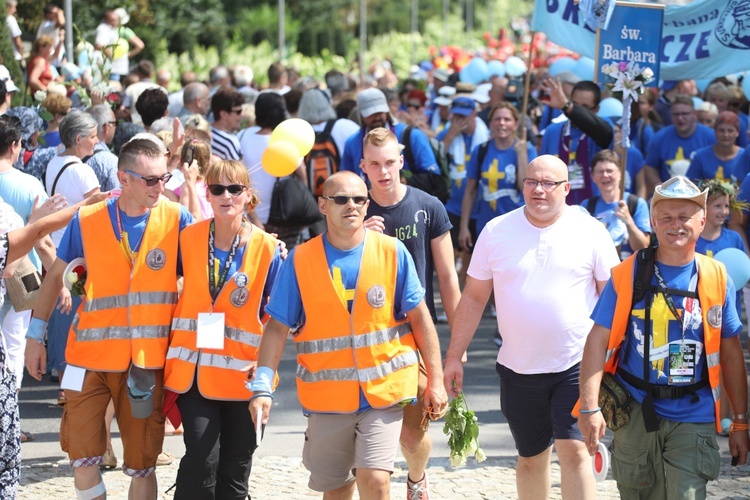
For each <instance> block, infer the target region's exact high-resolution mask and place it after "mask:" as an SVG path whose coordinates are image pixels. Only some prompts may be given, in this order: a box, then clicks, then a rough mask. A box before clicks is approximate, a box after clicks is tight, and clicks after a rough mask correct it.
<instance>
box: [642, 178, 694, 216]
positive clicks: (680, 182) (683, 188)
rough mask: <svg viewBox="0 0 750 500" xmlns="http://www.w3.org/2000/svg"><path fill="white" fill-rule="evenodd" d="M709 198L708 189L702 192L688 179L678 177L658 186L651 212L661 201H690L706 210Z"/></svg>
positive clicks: (652, 201) (652, 199)
mask: <svg viewBox="0 0 750 500" xmlns="http://www.w3.org/2000/svg"><path fill="white" fill-rule="evenodd" d="M707 198H708V188H706V189H704V190H703V191H701V190H700V189H698V186H696V185H695V184H693V183H692V182H691V181H690V179H688V178H687V177H683V176H681V175H676V176H674V177H672V178H671V179H669V180H668V181H666V182H665V183H663V184H661V185H659V186H656V189H655V190H654V197H653V198H651V210H653V209H654V206H656V204H657V203H659V202H660V201H661V200H688V201H692V202H693V203H697V204H698V205H699V206H700V207H701V208H702V209H703V210H705V209H706V199H707Z"/></svg>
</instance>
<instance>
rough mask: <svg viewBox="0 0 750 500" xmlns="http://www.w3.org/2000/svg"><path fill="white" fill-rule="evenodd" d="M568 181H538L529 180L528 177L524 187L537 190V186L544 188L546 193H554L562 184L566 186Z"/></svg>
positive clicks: (524, 181)
mask: <svg viewBox="0 0 750 500" xmlns="http://www.w3.org/2000/svg"><path fill="white" fill-rule="evenodd" d="M566 182H568V181H537V180H534V179H529V178H528V177H527V178H525V179H524V180H523V187H526V188H529V189H536V187H537V186H542V189H544V190H545V191H552V190H553V189H555V188H556V187H557V186H559V185H560V184H564V183H566Z"/></svg>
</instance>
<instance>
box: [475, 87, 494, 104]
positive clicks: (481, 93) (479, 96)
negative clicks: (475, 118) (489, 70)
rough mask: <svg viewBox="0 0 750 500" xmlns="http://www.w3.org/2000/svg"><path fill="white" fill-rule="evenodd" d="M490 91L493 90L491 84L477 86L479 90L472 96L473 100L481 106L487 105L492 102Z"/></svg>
mask: <svg viewBox="0 0 750 500" xmlns="http://www.w3.org/2000/svg"><path fill="white" fill-rule="evenodd" d="M490 90H492V84H491V83H481V84H479V85H477V89H476V90H475V91H474V93H473V94H471V98H472V99H474V100H475V101H477V102H478V103H479V104H487V103H488V102H490Z"/></svg>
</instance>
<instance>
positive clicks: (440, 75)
mask: <svg viewBox="0 0 750 500" xmlns="http://www.w3.org/2000/svg"><path fill="white" fill-rule="evenodd" d="M449 76H450V75H449V74H448V70H446V69H443V68H438V69H436V70H435V71H433V72H432V78H434V79H435V80H440V81H441V82H443V83H445V82H447V81H448V77H449Z"/></svg>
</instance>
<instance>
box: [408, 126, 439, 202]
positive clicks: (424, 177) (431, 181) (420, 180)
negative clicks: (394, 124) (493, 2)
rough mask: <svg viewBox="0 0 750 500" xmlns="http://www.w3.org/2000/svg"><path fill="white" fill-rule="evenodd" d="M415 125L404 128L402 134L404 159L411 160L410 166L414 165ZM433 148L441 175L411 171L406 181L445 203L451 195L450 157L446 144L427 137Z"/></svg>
mask: <svg viewBox="0 0 750 500" xmlns="http://www.w3.org/2000/svg"><path fill="white" fill-rule="evenodd" d="M412 130H414V125H409V126H407V127H406V128H405V129H404V133H403V134H402V135H401V144H403V145H404V151H403V154H404V159H405V160H406V161H407V162H409V166H410V167H412V168H413V166H414V155H413V154H412V152H411V132H412ZM427 139H428V140H429V142H430V148H432V154H433V155H434V156H435V162H436V163H437V166H438V168H439V169H440V175H436V174H433V173H430V172H413V171H412V172H409V174H410V175H409V174H407V175H406V176H405V177H406V183H407V184H408V185H409V186H412V187H415V188H417V189H421V190H422V191H425V192H426V193H429V194H431V195H432V196H434V197H436V198H437V199H439V200H440V201H442V202H443V203H445V202H446V201H448V197H449V196H450V186H451V178H450V172H449V170H448V157H447V156H446V154H445V145H444V144H443V142H442V141H438V140H437V139H435V138H434V137H429V136H428V137H427Z"/></svg>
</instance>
